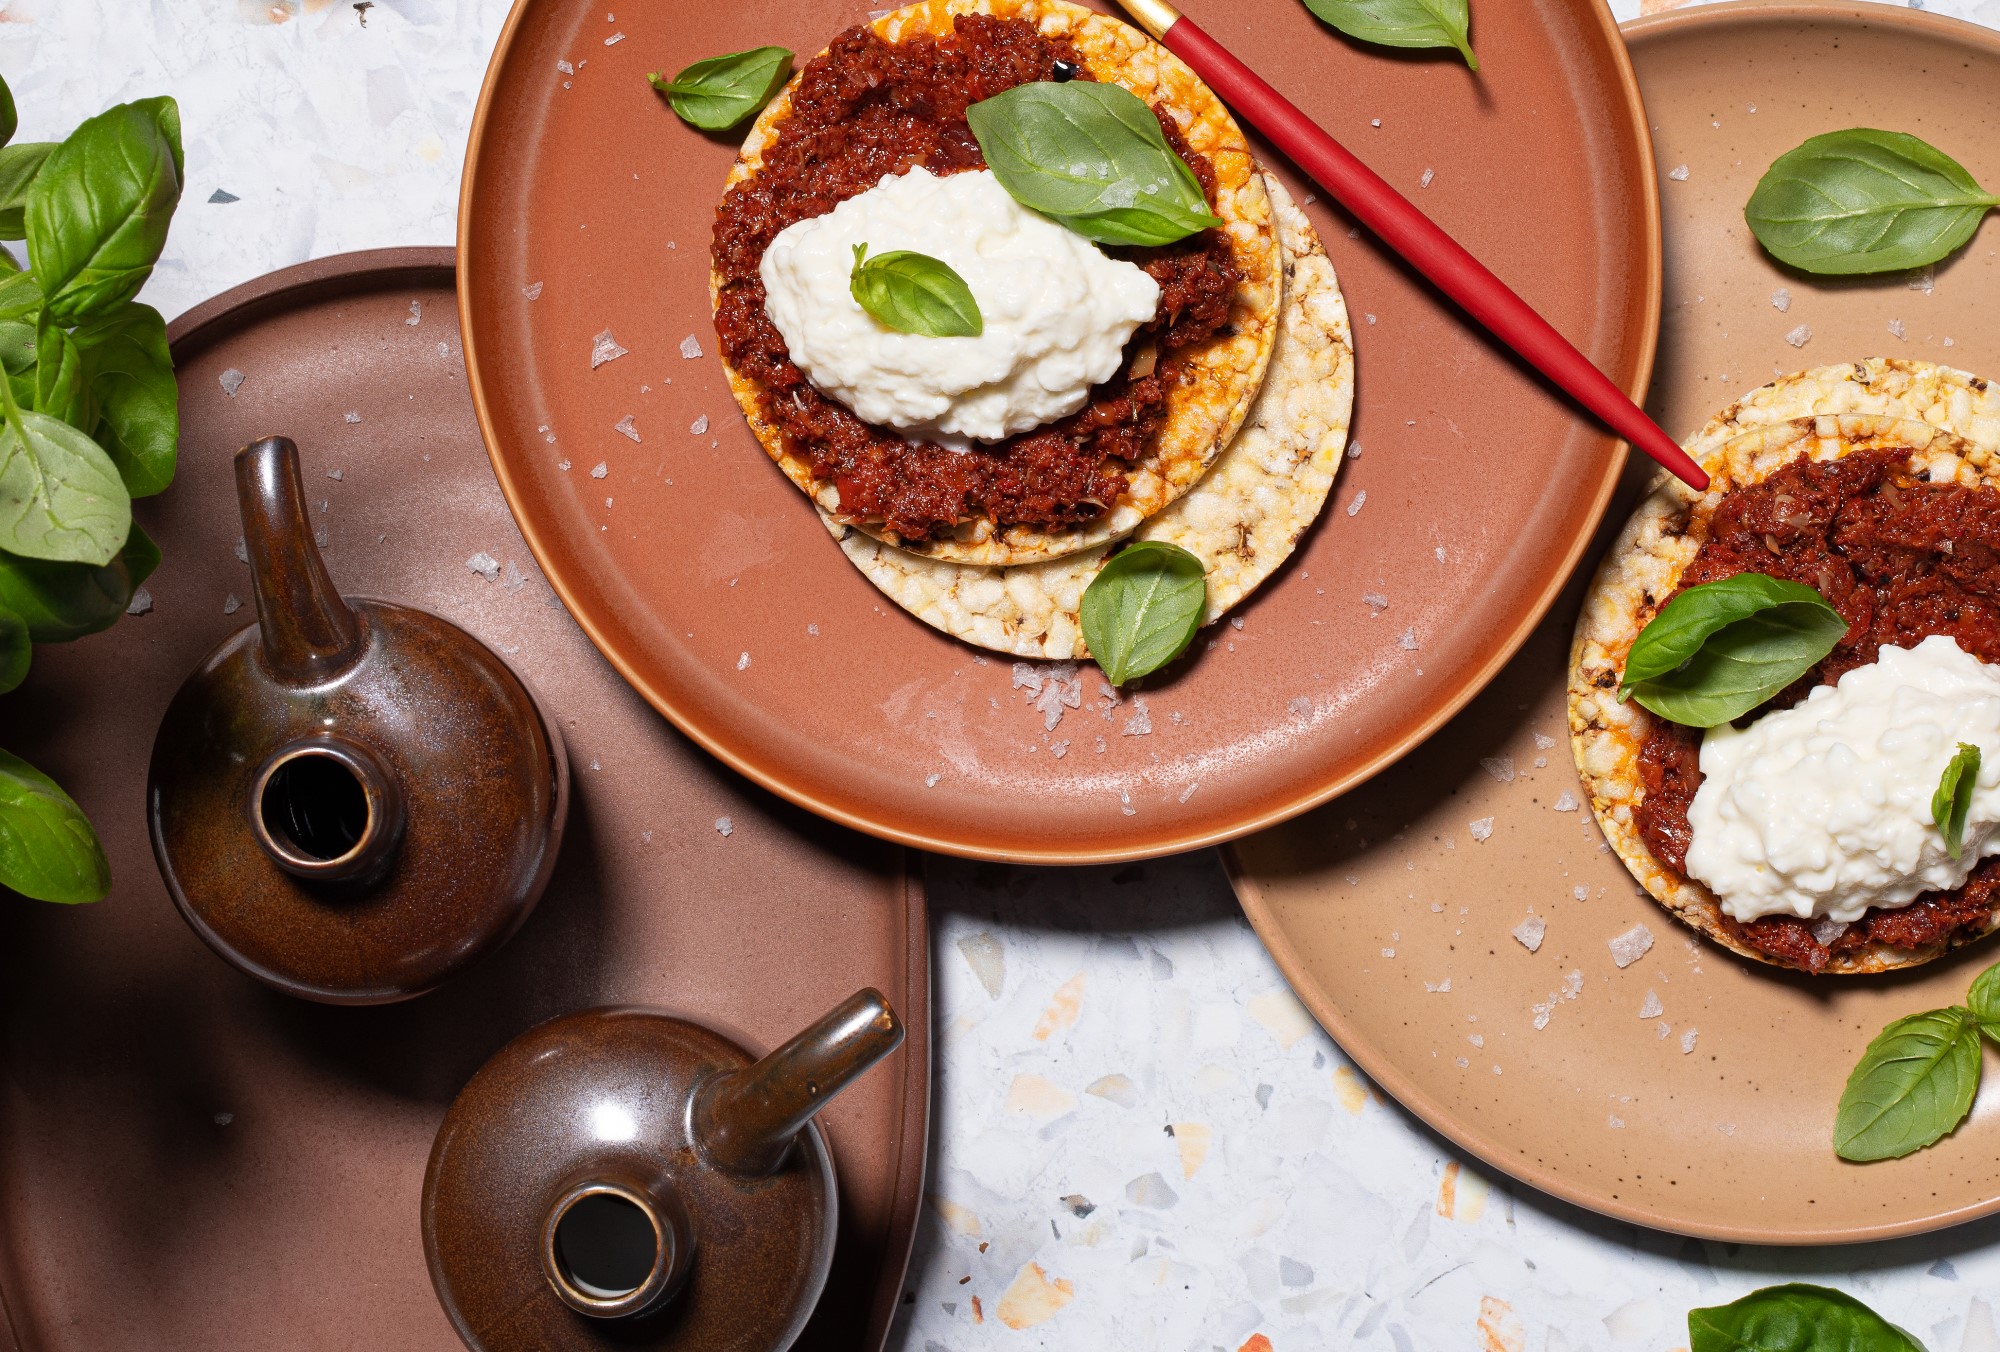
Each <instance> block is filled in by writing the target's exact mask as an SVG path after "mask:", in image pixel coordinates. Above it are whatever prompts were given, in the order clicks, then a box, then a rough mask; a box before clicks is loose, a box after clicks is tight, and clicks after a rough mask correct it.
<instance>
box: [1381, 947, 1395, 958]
mask: <svg viewBox="0 0 2000 1352" xmlns="http://www.w3.org/2000/svg"><path fill="white" fill-rule="evenodd" d="M1382 956H1383V957H1385V958H1393V957H1395V956H1396V950H1395V949H1393V948H1385V949H1383V950H1382Z"/></svg>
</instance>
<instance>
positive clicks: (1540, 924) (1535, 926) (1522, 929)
mask: <svg viewBox="0 0 2000 1352" xmlns="http://www.w3.org/2000/svg"><path fill="white" fill-rule="evenodd" d="M1548 932H1549V922H1548V921H1546V920H1544V919H1542V918H1541V917H1540V916H1538V915H1530V916H1528V917H1526V918H1525V919H1523V920H1522V921H1521V923H1520V924H1518V925H1516V926H1514V937H1515V938H1516V939H1519V940H1520V941H1521V947H1523V948H1525V949H1527V950H1528V951H1529V952H1530V953H1538V952H1540V951H1541V947H1542V936H1544V935H1546V934H1547V933H1548Z"/></svg>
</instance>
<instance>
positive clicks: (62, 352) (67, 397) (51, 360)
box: [35, 314, 97, 432]
mask: <svg viewBox="0 0 2000 1352" xmlns="http://www.w3.org/2000/svg"><path fill="white" fill-rule="evenodd" d="M35 407H36V408H37V409H40V410H41V411H42V412H43V413H46V414H48V415H49V416H50V417H51V418H61V419H62V420H63V421H64V422H66V423H68V424H69V425H70V426H71V427H74V428H76V429H77V430H78V431H81V432H88V431H89V430H90V429H91V428H92V427H94V426H96V424H97V404H96V401H95V400H93V399H92V398H91V397H90V391H89V390H88V389H86V388H85V387H84V383H83V357H82V354H80V353H79V352H78V351H77V350H76V340H75V339H74V338H71V337H70V336H69V330H67V329H65V328H64V327H63V326H62V325H60V324H58V323H56V322H55V321H54V320H52V319H50V318H49V317H48V316H47V315H46V314H44V315H43V316H42V323H41V327H40V328H39V329H37V330H36V333H35Z"/></svg>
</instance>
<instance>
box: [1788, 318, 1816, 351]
mask: <svg viewBox="0 0 2000 1352" xmlns="http://www.w3.org/2000/svg"><path fill="white" fill-rule="evenodd" d="M1785 341H1786V342H1788V343H1790V344H1791V345H1792V346H1793V347H1804V346H1805V345H1806V344H1807V343H1810V342H1811V341H1812V330H1811V329H1809V328H1807V327H1806V326H1805V325H1804V324H1801V325H1799V326H1798V327H1797V328H1795V329H1793V330H1792V331H1791V332H1790V333H1788V334H1786V335H1785Z"/></svg>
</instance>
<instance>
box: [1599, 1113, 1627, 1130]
mask: <svg viewBox="0 0 2000 1352" xmlns="http://www.w3.org/2000/svg"><path fill="white" fill-rule="evenodd" d="M1604 1125H1605V1126H1607V1127H1610V1128H1611V1129H1613V1130H1614V1131H1617V1130H1622V1129H1623V1128H1624V1126H1625V1119H1624V1118H1622V1117H1616V1116H1612V1117H1607V1118H1605V1119H1604Z"/></svg>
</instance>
